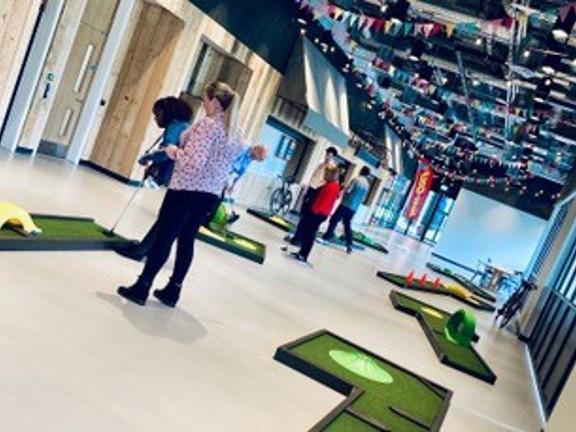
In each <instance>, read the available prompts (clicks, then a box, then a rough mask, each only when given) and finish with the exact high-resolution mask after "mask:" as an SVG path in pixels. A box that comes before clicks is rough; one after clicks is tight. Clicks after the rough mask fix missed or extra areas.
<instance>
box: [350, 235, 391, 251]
mask: <svg viewBox="0 0 576 432" xmlns="http://www.w3.org/2000/svg"><path fill="white" fill-rule="evenodd" d="M352 238H353V239H354V241H355V242H357V243H359V244H361V245H363V246H366V247H369V248H371V249H374V250H377V251H379V252H382V253H386V254H387V253H388V249H386V248H385V247H384V246H383V245H381V244H380V243H377V242H376V241H375V240H374V239H372V238H371V237H369V236H367V235H366V234H363V233H361V232H360V231H353V232H352Z"/></svg>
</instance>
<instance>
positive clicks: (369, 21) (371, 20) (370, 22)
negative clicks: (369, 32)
mask: <svg viewBox="0 0 576 432" xmlns="http://www.w3.org/2000/svg"><path fill="white" fill-rule="evenodd" d="M375 21H376V18H370V17H368V18H366V27H367V28H369V29H371V28H372V26H373V25H374V22H375Z"/></svg>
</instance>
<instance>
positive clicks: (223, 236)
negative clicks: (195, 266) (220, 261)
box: [198, 227, 266, 264]
mask: <svg viewBox="0 0 576 432" xmlns="http://www.w3.org/2000/svg"><path fill="white" fill-rule="evenodd" d="M198 239H200V240H202V241H204V242H206V243H208V244H211V245H213V246H216V247H219V248H221V249H224V250H227V251H229V252H232V253H234V254H236V255H239V256H242V257H244V258H248V259H250V260H252V261H256V262H258V263H260V264H262V263H263V262H264V258H265V256H266V246H265V245H264V244H262V243H259V242H257V241H254V240H252V239H250V238H248V237H244V236H243V235H240V234H237V233H234V232H232V231H223V232H216V231H212V230H208V229H206V228H204V227H202V228H200V231H199V232H198Z"/></svg>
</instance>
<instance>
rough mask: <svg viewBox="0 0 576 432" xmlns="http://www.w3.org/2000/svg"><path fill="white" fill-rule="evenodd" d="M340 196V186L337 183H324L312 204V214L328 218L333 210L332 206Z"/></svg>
mask: <svg viewBox="0 0 576 432" xmlns="http://www.w3.org/2000/svg"><path fill="white" fill-rule="evenodd" d="M339 196H340V184H339V183H338V182H337V181H331V182H328V183H325V184H324V186H322V188H320V192H319V193H318V197H317V198H316V201H314V204H312V213H314V214H317V215H322V216H329V215H330V213H331V212H332V209H333V208H334V204H336V201H338V198H339Z"/></svg>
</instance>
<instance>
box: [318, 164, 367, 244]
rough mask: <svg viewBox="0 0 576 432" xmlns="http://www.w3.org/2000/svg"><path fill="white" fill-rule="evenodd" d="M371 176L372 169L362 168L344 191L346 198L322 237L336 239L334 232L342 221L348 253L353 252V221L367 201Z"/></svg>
mask: <svg viewBox="0 0 576 432" xmlns="http://www.w3.org/2000/svg"><path fill="white" fill-rule="evenodd" d="M369 175H370V168H368V167H367V166H364V167H362V169H361V170H360V174H359V175H358V177H356V178H355V179H354V180H352V181H351V182H350V184H349V185H348V187H347V188H346V189H345V191H344V196H343V197H342V201H341V202H340V205H339V206H338V208H337V209H336V211H335V212H334V214H333V215H332V217H331V218H330V223H329V225H328V229H327V230H326V233H325V234H324V235H323V236H322V238H323V239H324V240H328V241H329V240H331V239H332V238H333V237H334V230H335V229H336V226H337V225H338V223H339V222H340V221H342V223H343V224H344V235H345V238H346V252H348V253H351V252H352V242H353V238H352V219H353V218H354V215H355V214H356V212H357V211H358V208H359V207H360V205H361V204H362V203H363V202H364V200H365V199H366V196H367V195H368V191H369V190H370V182H369V181H368V176H369Z"/></svg>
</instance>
